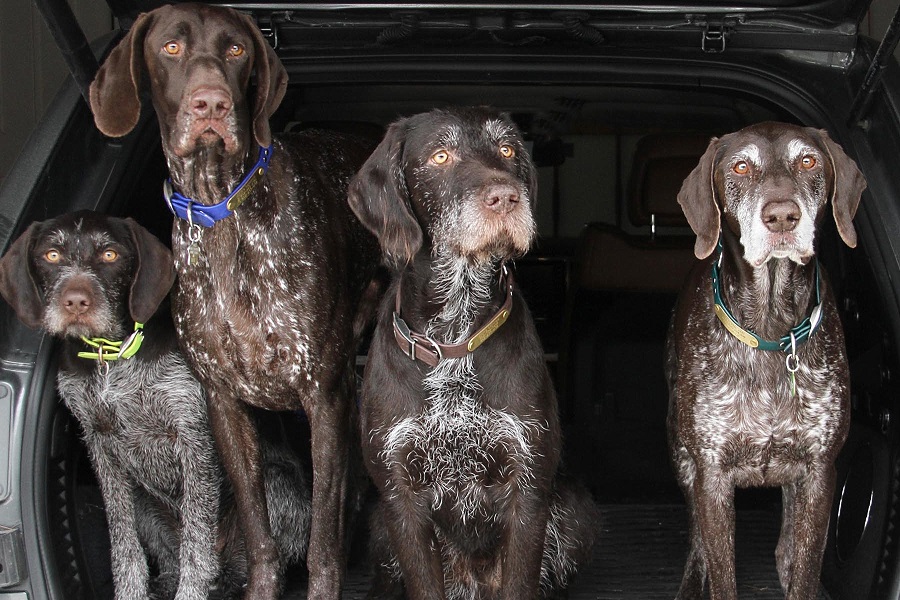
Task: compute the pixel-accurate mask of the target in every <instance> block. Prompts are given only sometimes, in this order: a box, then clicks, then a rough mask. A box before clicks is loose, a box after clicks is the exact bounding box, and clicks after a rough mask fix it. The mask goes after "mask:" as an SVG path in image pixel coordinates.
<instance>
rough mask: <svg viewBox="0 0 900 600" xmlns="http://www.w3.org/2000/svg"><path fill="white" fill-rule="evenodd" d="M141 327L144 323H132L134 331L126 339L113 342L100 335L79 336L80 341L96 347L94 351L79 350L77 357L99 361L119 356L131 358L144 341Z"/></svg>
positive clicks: (115, 358)
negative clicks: (93, 336) (90, 336)
mask: <svg viewBox="0 0 900 600" xmlns="http://www.w3.org/2000/svg"><path fill="white" fill-rule="evenodd" d="M143 329H144V324H143V323H137V322H136V323H135V324H134V333H132V334H131V335H130V336H128V338H127V339H126V340H124V341H119V342H113V341H111V340H107V339H106V338H101V337H96V338H88V337H85V336H81V341H83V342H84V343H85V344H87V345H88V346H91V347H92V348H96V352H79V353H78V358H87V359H90V360H96V361H100V362H101V363H102V362H106V361H109V360H119V359H120V358H121V359H123V360H124V359H127V358H131V357H132V356H134V355H135V354H137V351H138V350H140V349H141V344H142V343H144V332H143Z"/></svg>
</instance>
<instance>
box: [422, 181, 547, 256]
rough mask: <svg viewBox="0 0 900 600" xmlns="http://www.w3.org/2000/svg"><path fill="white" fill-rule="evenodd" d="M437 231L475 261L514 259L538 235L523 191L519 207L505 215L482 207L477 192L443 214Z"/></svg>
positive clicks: (441, 237) (451, 245) (528, 246)
mask: <svg viewBox="0 0 900 600" xmlns="http://www.w3.org/2000/svg"><path fill="white" fill-rule="evenodd" d="M439 222H440V223H441V226H440V227H439V228H438V230H437V231H435V239H440V240H442V241H443V242H444V244H445V245H447V246H449V247H450V248H452V249H453V252H454V253H455V254H456V255H458V256H461V257H466V258H468V259H469V260H470V261H472V262H473V263H474V264H484V263H486V262H489V261H497V260H502V259H511V258H516V257H519V256H521V255H523V254H525V253H526V252H527V251H528V250H529V249H530V248H531V244H532V241H533V240H534V237H535V235H536V230H537V226H536V224H535V222H534V216H533V215H532V212H531V208H530V206H529V200H528V197H527V196H526V195H525V194H523V195H522V197H521V199H520V200H519V204H518V206H516V207H515V208H514V209H513V210H511V211H510V212H508V213H505V214H498V213H495V212H494V211H493V210H491V209H489V208H486V207H483V206H482V205H481V204H480V202H479V201H478V200H477V198H475V197H474V195H470V196H469V197H467V198H465V199H464V200H463V201H462V202H461V203H460V204H459V209H458V210H457V211H454V212H453V213H450V214H445V215H443V218H442V219H440V221H439Z"/></svg>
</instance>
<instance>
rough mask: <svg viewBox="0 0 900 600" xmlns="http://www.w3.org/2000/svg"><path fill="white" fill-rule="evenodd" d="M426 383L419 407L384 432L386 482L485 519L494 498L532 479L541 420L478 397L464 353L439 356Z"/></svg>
mask: <svg viewBox="0 0 900 600" xmlns="http://www.w3.org/2000/svg"><path fill="white" fill-rule="evenodd" d="M425 383H426V388H427V389H428V390H430V396H429V398H428V400H427V402H426V405H425V407H424V410H423V411H422V412H421V413H419V414H417V415H414V416H409V417H406V418H404V419H401V420H400V421H398V422H395V423H394V424H393V425H391V426H390V427H389V428H388V430H387V431H386V432H385V435H384V448H383V450H382V452H381V458H382V460H383V461H384V462H385V464H386V465H387V466H388V468H389V470H390V471H391V472H392V473H393V476H394V477H393V482H392V484H393V485H394V486H402V487H406V488H408V489H411V490H413V491H415V492H417V493H419V494H427V495H428V496H429V498H430V505H431V509H432V510H433V511H436V512H443V513H445V514H447V515H450V516H449V518H448V521H451V522H461V523H463V524H465V523H472V522H473V520H474V521H478V522H484V521H489V520H491V519H493V518H494V515H495V514H496V513H497V511H498V510H501V507H500V504H499V503H501V502H502V501H503V500H504V499H508V498H509V497H510V496H511V495H512V494H513V492H514V491H517V490H521V489H524V488H527V487H528V486H530V485H531V481H532V478H533V476H534V474H533V466H534V462H535V458H536V456H535V455H534V448H535V446H536V445H537V442H538V438H539V437H540V436H541V435H542V434H543V433H544V432H545V430H546V426H545V425H543V424H541V423H540V422H538V421H536V420H533V419H528V418H522V417H519V416H516V415H514V414H511V413H509V412H507V411H504V410H502V409H500V408H494V407H492V406H489V405H488V404H487V403H485V402H483V400H482V399H481V397H480V392H481V390H480V386H479V384H478V380H477V377H476V376H475V373H474V372H473V370H472V360H471V357H468V358H465V359H457V360H445V361H443V362H442V363H441V364H440V365H439V366H438V367H436V368H435V369H434V370H433V371H432V373H431V374H430V375H429V376H428V378H427V379H426V382H425Z"/></svg>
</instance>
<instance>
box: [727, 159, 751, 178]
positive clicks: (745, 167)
mask: <svg viewBox="0 0 900 600" xmlns="http://www.w3.org/2000/svg"><path fill="white" fill-rule="evenodd" d="M731 170H732V171H734V172H735V173H737V174H738V175H746V174H747V173H749V172H750V165H749V164H747V161H745V160H742V161H740V162H736V163H735V164H734V166H733V167H731Z"/></svg>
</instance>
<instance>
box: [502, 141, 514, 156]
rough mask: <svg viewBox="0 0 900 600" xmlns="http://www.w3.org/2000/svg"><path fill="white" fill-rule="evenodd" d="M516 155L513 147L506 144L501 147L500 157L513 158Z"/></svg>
mask: <svg viewBox="0 0 900 600" xmlns="http://www.w3.org/2000/svg"><path fill="white" fill-rule="evenodd" d="M515 155H516V151H515V149H514V148H513V147H512V146H508V145H506V144H504V145H503V146H500V156H502V157H503V158H512V157H513V156H515Z"/></svg>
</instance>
